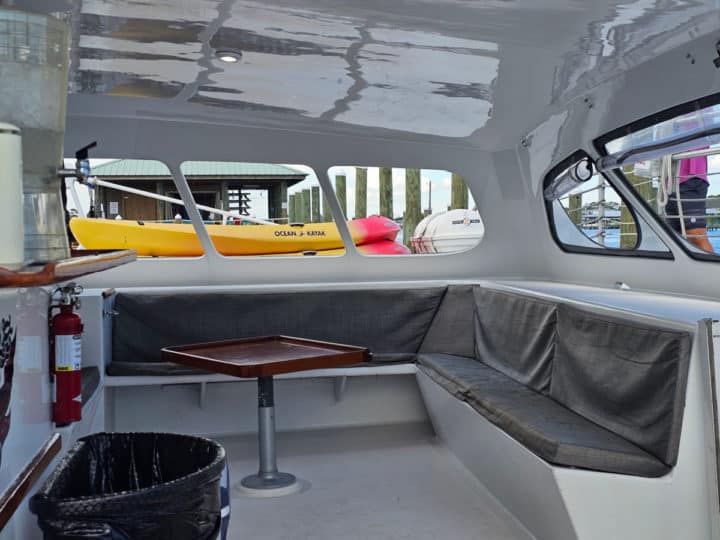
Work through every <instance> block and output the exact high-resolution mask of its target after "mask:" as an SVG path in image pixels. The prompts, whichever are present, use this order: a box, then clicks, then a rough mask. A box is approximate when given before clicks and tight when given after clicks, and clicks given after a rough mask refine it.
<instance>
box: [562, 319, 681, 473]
mask: <svg viewBox="0 0 720 540" xmlns="http://www.w3.org/2000/svg"><path fill="white" fill-rule="evenodd" d="M557 329H558V338H557V348H556V356H555V362H554V366H553V373H552V387H551V391H550V395H551V396H552V397H553V398H554V399H555V400H557V401H558V402H560V403H562V404H563V405H565V406H566V407H568V408H569V409H572V410H573V411H575V412H577V413H578V414H581V415H582V416H584V417H585V418H588V419H590V420H592V421H593V422H595V423H596V424H599V425H601V426H603V427H605V428H606V429H609V430H610V431H612V432H613V433H617V434H618V435H620V436H621V437H623V438H625V439H627V440H628V441H631V442H633V443H634V444H636V445H638V446H639V447H640V448H643V449H645V450H646V451H648V452H650V453H651V454H653V455H654V456H656V457H658V458H659V459H660V460H662V461H663V462H664V463H666V464H667V465H674V464H675V462H676V461H677V453H678V446H679V439H680V427H681V425H682V414H683V409H684V405H685V388H686V386H687V373H688V366H689V361H690V335H689V334H688V333H687V332H681V331H674V330H665V329H662V328H658V327H653V326H647V325H643V324H640V323H635V322H633V323H631V322H628V321H627V320H622V319H616V318H612V317H607V316H601V315H597V314H595V313H590V312H588V311H584V310H581V309H577V308H575V307H572V306H567V305H561V306H560V307H559V310H558V326H557Z"/></svg>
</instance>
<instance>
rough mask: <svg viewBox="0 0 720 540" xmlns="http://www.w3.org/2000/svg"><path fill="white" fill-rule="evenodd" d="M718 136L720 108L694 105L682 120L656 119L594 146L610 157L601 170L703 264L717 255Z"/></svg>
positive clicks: (719, 239) (719, 245) (719, 238)
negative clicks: (641, 202) (631, 193)
mask: <svg viewBox="0 0 720 540" xmlns="http://www.w3.org/2000/svg"><path fill="white" fill-rule="evenodd" d="M670 114H673V115H672V116H670ZM657 118H665V119H664V120H662V121H659V122H658V121H655V120H656V119H657ZM651 121H652V123H650V122H651ZM719 132H720V105H711V106H706V107H704V108H699V107H698V104H697V103H692V104H688V105H687V106H686V112H685V113H683V114H677V113H676V112H675V111H671V112H669V113H660V114H658V115H656V116H655V117H654V118H652V119H646V120H640V121H639V122H637V123H635V124H633V125H630V126H628V127H626V128H621V129H619V130H616V132H614V133H611V134H608V135H605V136H603V137H601V138H600V140H599V141H598V145H599V146H600V145H601V146H604V149H605V151H606V152H607V153H608V155H607V156H605V157H603V158H602V160H601V166H603V167H605V168H607V169H608V170H612V171H613V173H614V174H617V175H618V176H619V177H624V179H625V180H627V184H628V185H629V187H630V188H632V189H633V190H634V191H635V192H636V194H637V196H638V197H640V198H642V199H644V200H645V201H646V203H647V207H648V208H649V209H650V210H651V211H652V212H654V213H655V214H656V216H657V218H658V220H659V221H661V222H662V223H664V224H665V226H666V230H667V231H668V232H669V233H670V234H673V235H675V236H676V238H677V239H678V240H679V241H680V243H681V245H683V246H684V247H685V249H686V250H687V251H688V252H689V253H690V254H691V255H702V257H701V258H703V259H709V258H711V257H714V258H717V257H718V254H720V232H719V231H720V228H719V226H720V217H719V216H720V179H719V178H720V177H719V174H720V158H719V157H720V135H719V134H718V133H719Z"/></svg>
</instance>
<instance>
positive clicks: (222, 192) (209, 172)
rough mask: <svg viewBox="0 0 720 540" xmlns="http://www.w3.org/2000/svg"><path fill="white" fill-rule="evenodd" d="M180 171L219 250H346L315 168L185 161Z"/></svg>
mask: <svg viewBox="0 0 720 540" xmlns="http://www.w3.org/2000/svg"><path fill="white" fill-rule="evenodd" d="M180 170H181V171H182V173H183V176H185V178H186V179H187V182H188V185H189V186H190V190H191V191H192V193H193V197H194V198H195V203H196V205H197V207H198V210H199V211H200V215H201V216H202V218H203V221H204V223H205V228H206V230H207V231H208V234H209V236H210V240H211V241H212V243H213V245H214V247H215V249H216V250H217V251H218V253H220V254H222V255H225V256H263V257H268V256H285V257H287V256H332V255H342V254H344V253H345V248H344V246H343V241H342V238H341V237H340V232H339V230H338V228H337V225H335V222H334V220H333V216H332V213H331V212H330V210H329V206H328V204H327V201H326V200H325V197H324V195H323V193H322V189H321V188H320V183H319V182H318V180H317V176H316V175H315V172H314V171H313V169H312V168H310V167H308V166H306V165H289V164H275V163H245V162H219V161H185V162H183V163H182V164H181V166H180ZM179 211H182V210H181V209H179ZM176 217H178V218H182V219H185V218H186V215H185V214H182V215H180V216H176Z"/></svg>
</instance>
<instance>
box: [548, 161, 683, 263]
mask: <svg viewBox="0 0 720 540" xmlns="http://www.w3.org/2000/svg"><path fill="white" fill-rule="evenodd" d="M583 158H588V159H590V160H591V161H593V162H594V160H593V159H592V157H590V155H589V154H588V153H587V152H586V151H585V150H576V151H575V152H573V153H572V154H570V155H569V156H568V157H566V158H565V159H563V160H562V161H560V162H559V163H557V164H556V165H554V166H553V167H552V168H551V169H550V170H549V171H548V172H547V173H546V174H545V178H544V179H543V183H542V189H543V191H544V190H545V188H546V187H547V186H548V184H550V182H552V181H553V180H554V179H555V178H556V177H557V175H558V174H560V173H561V172H562V171H563V170H565V169H567V168H568V167H569V166H570V165H571V164H572V163H574V162H576V161H578V160H580V159H583ZM597 174H600V175H602V177H603V178H604V179H605V181H606V182H607V183H608V184H609V185H610V186H611V187H612V188H613V189H614V190H615V192H616V193H617V195H618V197H620V199H621V200H622V202H623V203H624V204H625V206H627V208H628V210H629V211H630V215H631V216H632V218H633V220H634V221H635V228H636V230H637V243H636V244H635V245H636V246H641V245H642V240H643V238H642V227H641V226H640V221H639V219H638V216H637V213H636V212H635V208H634V207H633V205H631V204H629V203H628V201H627V198H626V197H625V196H623V194H622V193H621V192H620V191H618V189H617V188H616V187H615V184H614V183H613V182H612V180H611V179H610V178H609V177H608V176H607V175H606V174H604V173H601V172H598V173H597ZM541 196H542V194H541ZM542 198H543V202H544V204H545V213H546V215H547V219H548V226H549V227H550V234H551V235H552V237H553V240H554V241H555V244H557V246H558V247H559V248H560V249H561V250H562V251H563V252H565V253H574V254H582V255H600V256H609V257H641V258H646V259H669V260H673V259H675V257H674V256H673V254H672V250H670V249H669V248H668V251H649V250H643V249H638V248H637V247H633V248H630V249H628V248H608V247H602V246H600V245H598V246H597V247H588V246H574V245H572V244H566V243H564V242H562V241H561V240H560V237H559V236H558V233H557V228H556V227H555V209H554V208H553V201H548V200H547V199H545V197H544V196H542ZM642 202H644V201H642ZM591 241H592V239H591Z"/></svg>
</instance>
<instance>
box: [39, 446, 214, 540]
mask: <svg viewBox="0 0 720 540" xmlns="http://www.w3.org/2000/svg"><path fill="white" fill-rule="evenodd" d="M224 468H225V449H224V448H223V447H222V446H220V445H219V444H218V443H216V442H214V441H211V440H209V439H204V438H201V437H191V436H188V435H178V434H171V433H97V434H95V435H90V436H88V437H84V438H82V439H80V440H79V441H78V442H77V444H76V445H75V446H73V448H71V449H70V451H69V452H68V454H67V456H65V457H64V458H63V460H62V461H61V462H60V464H59V465H58V466H57V467H56V468H55V470H54V471H53V472H52V474H51V475H50V477H49V478H48V479H47V481H46V482H45V484H44V485H43V486H42V488H41V489H40V490H39V491H38V492H37V493H36V494H35V495H33V497H32V498H31V499H30V510H31V511H32V512H33V513H34V514H36V515H37V516H38V524H39V525H40V528H41V529H42V531H43V533H44V538H45V540H71V539H72V540H75V539H81V538H82V539H88V538H92V539H96V540H98V539H99V540H214V539H215V538H216V537H217V536H218V533H219V530H220V476H221V475H222V473H223V469H224Z"/></svg>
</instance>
